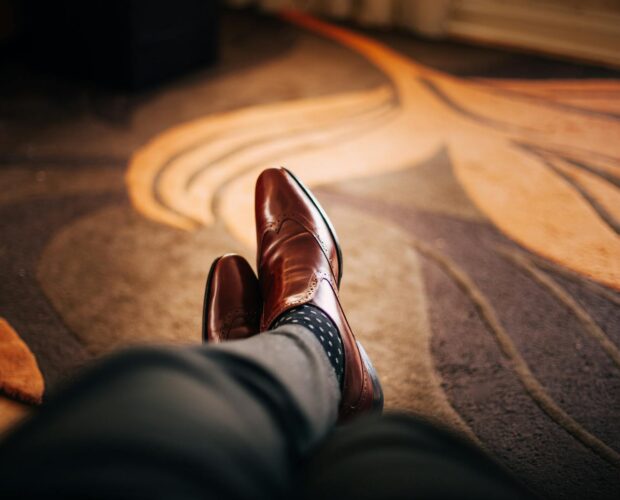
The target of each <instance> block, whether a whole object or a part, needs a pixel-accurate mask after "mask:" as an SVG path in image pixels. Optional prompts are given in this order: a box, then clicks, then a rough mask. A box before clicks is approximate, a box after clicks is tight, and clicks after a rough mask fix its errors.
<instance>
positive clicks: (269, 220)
mask: <svg viewBox="0 0 620 500" xmlns="http://www.w3.org/2000/svg"><path fill="white" fill-rule="evenodd" d="M255 202H256V231H257V243H258V245H257V248H258V275H259V281H260V286H261V291H262V296H263V313H262V316H261V331H263V330H266V329H267V328H269V325H271V324H272V323H273V321H274V320H275V319H276V318H277V317H278V316H280V315H281V314H282V313H283V312H284V311H286V310H288V309H290V308H292V307H295V306H298V305H301V304H311V305H313V306H316V307H319V308H320V309H322V310H323V312H325V313H326V314H327V315H328V316H329V317H330V318H331V319H332V320H333V321H334V323H335V324H336V326H337V327H338V329H339V330H340V335H341V337H342V343H343V345H344V359H345V374H344V386H343V390H342V400H341V403H340V420H341V421H342V420H348V419H349V418H351V417H352V416H354V415H357V414H359V413H363V412H366V411H370V410H377V411H381V409H382V408H383V391H382V390H381V384H380V383H379V378H378V376H377V373H376V371H375V369H374V368H373V366H372V363H371V362H370V359H369V358H368V356H367V355H366V352H365V351H364V349H363V347H362V346H361V344H360V343H359V342H358V341H356V339H355V337H354V336H353V333H352V332H351V327H350V326H349V323H348V322H347V319H346V317H345V315H344V312H343V311H342V307H341V306H340V301H339V300H338V287H339V285H340V279H341V277H342V253H341V251H340V246H339V244H338V240H337V237H336V232H335V230H334V228H333V226H332V224H331V223H330V221H329V219H328V218H327V215H326V214H325V212H324V210H323V209H322V208H321V206H320V205H319V203H318V201H317V200H316V199H315V198H314V196H313V195H312V194H311V193H310V191H309V189H308V188H306V187H305V186H304V185H303V184H302V183H301V181H299V180H298V179H297V178H296V177H295V176H294V175H293V174H292V173H291V172H290V171H288V170H286V169H284V168H281V169H269V170H265V171H264V172H263V173H262V174H261V175H260V176H259V178H258V181H257V183H256V198H255Z"/></svg>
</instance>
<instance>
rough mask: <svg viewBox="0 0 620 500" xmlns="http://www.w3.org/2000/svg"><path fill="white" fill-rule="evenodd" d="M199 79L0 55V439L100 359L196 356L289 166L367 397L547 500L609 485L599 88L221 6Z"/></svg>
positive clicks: (493, 59)
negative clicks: (305, 189) (236, 260)
mask: <svg viewBox="0 0 620 500" xmlns="http://www.w3.org/2000/svg"><path fill="white" fill-rule="evenodd" d="M222 21H223V26H222V34H221V56H220V60H219V62H218V64H217V65H216V66H214V67H213V68H211V69H207V70H203V71H199V72H196V73H194V74H191V75H188V76H185V77H183V78H180V79H178V80H176V81H173V82H169V83H167V84H165V85H163V86H161V87H159V88H157V89H152V90H150V91H147V92H142V93H139V94H123V93H118V92H104V91H101V90H98V89H94V88H91V87H90V86H88V85H85V84H79V83H76V82H69V81H60V80H57V79H54V78H52V77H49V76H45V75H40V74H33V73H31V72H29V71H28V70H26V69H24V68H22V67H20V65H19V64H17V63H6V67H5V68H3V69H4V70H5V74H7V75H8V76H7V78H5V79H3V80H2V81H1V82H0V88H2V93H1V94H0V96H1V97H0V221H1V223H0V273H1V275H2V280H0V394H1V395H0V426H1V428H3V429H8V428H9V427H10V425H11V423H12V422H14V421H15V420H17V419H19V418H20V417H21V416H23V415H24V414H26V413H27V412H28V411H30V408H31V407H32V406H35V405H36V404H38V403H39V402H40V401H41V399H43V401H44V400H45V397H47V396H48V395H49V392H50V391H51V390H53V389H54V388H55V387H56V386H57V385H58V384H60V383H62V381H63V380H65V379H67V378H70V377H71V376H72V375H74V374H75V373H77V372H78V371H79V368H80V367H81V366H83V365H85V364H88V362H89V361H90V360H92V359H94V358H96V357H99V356H101V355H104V354H106V353H109V352H113V351H115V350H118V349H121V348H125V347H128V346H131V345H136V344H144V343H170V344H189V343H197V342H199V341H200V321H201V306H202V304H201V302H202V293H203V288H204V280H205V277H206V273H207V271H208V269H209V266H210V263H211V261H212V260H213V259H214V258H216V257H217V256H219V255H221V254H222V253H226V252H238V253H241V254H243V255H245V256H246V257H247V258H248V259H249V260H250V262H253V261H254V246H253V245H254V229H253V212H252V207H253V205H252V204H253V198H252V193H253V184H254V182H255V179H256V177H257V175H258V173H260V171H261V170H262V169H264V168H266V167H269V166H278V165H282V166H286V167H287V168H290V169H291V170H293V171H294V172H295V173H296V174H297V175H298V176H299V177H300V178H301V179H302V180H304V181H305V182H306V183H307V184H308V185H310V186H311V187H312V188H313V189H314V190H315V191H316V193H317V196H318V198H319V199H320V201H321V202H322V203H323V204H324V206H325V208H326V210H327V212H328V213H329V214H330V216H331V217H332V219H333V222H334V225H335V227H336V229H337V231H338V233H339V236H340V239H341V241H342V245H343V251H344V277H343V285H342V300H343V302H344V306H345V309H346V311H347V312H348V315H349V319H350V322H351V325H352V327H353V330H354V332H355V333H356V335H357V336H358V337H359V339H360V340H361V341H362V342H363V343H364V345H365V347H366V350H367V351H368V353H369V354H370V356H371V357H372V359H373V361H374V363H375V365H376V367H377V370H378V372H379V374H380V376H381V378H382V381H383V384H384V388H385V395H386V406H387V408H389V409H403V410H407V411H412V412H415V413H418V414H422V415H424V416H426V417H428V418H432V419H435V420H438V421H440V422H442V423H443V424H445V425H448V426H450V427H452V428H453V429H455V430H457V431H458V432H461V433H463V434H465V435H466V436H468V437H469V438H470V439H472V440H473V441H474V442H476V443H477V444H478V445H480V446H482V447H484V448H485V449H487V450H488V451H489V452H490V453H492V454H493V455H494V456H495V457H497V459H498V460H500V461H501V462H502V463H503V464H505V465H506V466H507V467H509V468H510V469H511V470H512V471H514V472H515V473H516V474H517V475H518V476H519V477H520V478H522V480H523V481H525V482H526V483H527V484H528V485H529V486H530V487H531V488H533V489H534V490H535V491H536V492H538V493H539V494H540V495H541V496H543V497H548V498H599V499H600V498H617V495H618V494H619V493H620V426H618V421H620V293H619V291H620V237H619V232H620V140H619V138H620V73H617V72H614V71H612V70H607V69H604V68H595V67H588V66H584V65H578V64H571V63H566V62H559V61H553V60H548V59H544V58H541V57H534V56H527V55H519V54H513V53H509V52H504V51H501V50H494V49H490V48H479V47H473V46H467V45H461V44H455V43H448V42H427V41H421V40H417V39H415V38H412V37H410V36H408V35H405V34H399V33H389V32H371V31H367V32H363V31H360V30H359V29H354V28H350V27H346V26H339V25H334V24H330V23H327V22H324V21H320V20H318V19H315V18H312V17H307V16H302V15H299V14H294V13H287V14H283V15H282V16H281V17H279V18H276V17H264V16H261V15H257V14H255V13H252V12H245V13H232V12H230V13H225V14H224V16H223V20H222Z"/></svg>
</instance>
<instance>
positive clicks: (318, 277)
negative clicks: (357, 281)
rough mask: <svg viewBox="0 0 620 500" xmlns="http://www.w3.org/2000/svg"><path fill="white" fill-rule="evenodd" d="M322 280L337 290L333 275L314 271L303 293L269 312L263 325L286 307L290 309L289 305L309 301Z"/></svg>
mask: <svg viewBox="0 0 620 500" xmlns="http://www.w3.org/2000/svg"><path fill="white" fill-rule="evenodd" d="M323 280H325V281H327V282H328V283H329V285H330V286H331V287H332V289H333V290H337V289H338V288H337V287H335V285H334V277H333V275H330V274H328V273H325V272H322V271H315V272H314V273H313V274H312V276H311V277H310V279H309V280H308V285H307V286H306V289H305V290H304V292H303V294H302V295H301V296H298V297H297V298H296V299H293V300H287V301H286V304H285V305H284V307H280V308H278V309H277V310H275V311H274V312H273V313H271V316H270V317H269V318H268V320H267V321H266V322H265V324H264V326H268V325H270V324H271V323H273V321H274V320H275V319H276V318H277V317H278V316H279V315H280V314H282V312H284V311H285V310H286V309H290V308H291V307H295V306H298V305H300V304H305V303H307V302H309V301H310V300H311V299H312V297H313V296H314V294H315V293H316V290H317V289H318V287H319V284H320V283H321V281H323Z"/></svg>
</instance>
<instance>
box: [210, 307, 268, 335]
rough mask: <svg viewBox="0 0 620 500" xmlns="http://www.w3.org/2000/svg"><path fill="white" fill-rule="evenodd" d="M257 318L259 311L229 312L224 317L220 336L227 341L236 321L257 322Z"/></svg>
mask: <svg viewBox="0 0 620 500" xmlns="http://www.w3.org/2000/svg"><path fill="white" fill-rule="evenodd" d="M257 318H258V311H256V310H251V311H247V310H245V309H243V308H237V309H233V310H232V311H228V313H226V315H225V316H224V319H223V321H222V327H221V328H220V329H219V330H218V333H219V334H220V337H221V338H222V340H227V339H228V338H229V336H230V331H231V330H232V328H233V325H234V322H235V320H238V319H243V320H256V319H257Z"/></svg>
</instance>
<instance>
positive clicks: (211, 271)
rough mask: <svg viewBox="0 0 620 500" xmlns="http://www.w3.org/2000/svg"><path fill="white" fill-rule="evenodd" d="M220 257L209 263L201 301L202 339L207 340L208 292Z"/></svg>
mask: <svg viewBox="0 0 620 500" xmlns="http://www.w3.org/2000/svg"><path fill="white" fill-rule="evenodd" d="M221 259H222V257H218V258H217V259H215V260H214V261H213V264H211V268H210V269H209V274H208V275H207V284H206V285H205V294H204V299H203V302H202V341H203V342H207V325H208V321H209V306H208V305H209V292H210V291H211V282H212V281H213V274H214V272H215V267H216V266H217V263H218V262H219V261H220V260H221Z"/></svg>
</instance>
